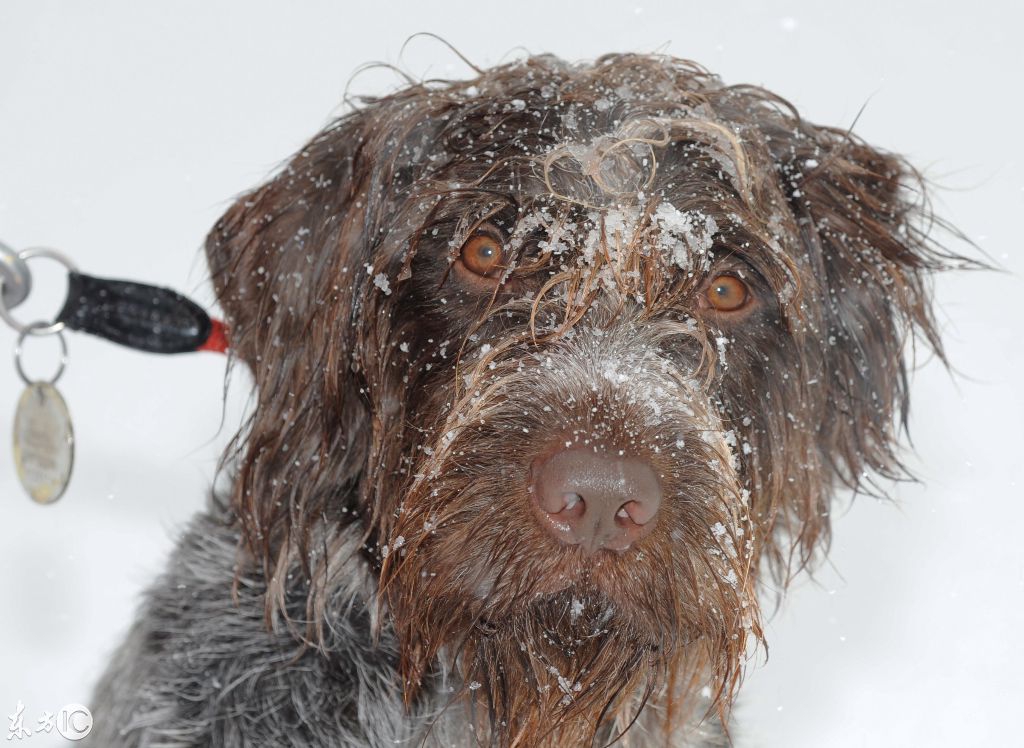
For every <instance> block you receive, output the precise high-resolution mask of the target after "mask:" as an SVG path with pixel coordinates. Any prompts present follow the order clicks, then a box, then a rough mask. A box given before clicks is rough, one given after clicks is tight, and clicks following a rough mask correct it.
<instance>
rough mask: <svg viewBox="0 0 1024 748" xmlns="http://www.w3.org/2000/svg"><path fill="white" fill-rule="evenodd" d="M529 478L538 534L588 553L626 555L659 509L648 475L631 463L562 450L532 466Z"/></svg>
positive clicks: (649, 470)
mask: <svg viewBox="0 0 1024 748" xmlns="http://www.w3.org/2000/svg"><path fill="white" fill-rule="evenodd" d="M530 479H531V485H530V494H531V502H532V504H533V508H534V512H535V513H536V514H537V517H538V519H539V520H540V523H541V525H542V526H543V527H544V529H545V530H547V531H548V533H549V534H550V535H551V536H553V537H554V538H555V539H556V540H559V541H560V542H562V543H566V544H568V545H579V546H580V547H581V548H583V549H584V550H586V551H588V552H593V551H597V550H600V549H602V548H603V549H608V550H617V551H623V550H626V549H627V548H629V547H630V545H632V544H633V543H635V542H636V541H637V540H639V539H640V538H642V537H643V536H644V535H646V534H647V533H649V532H650V531H651V529H652V528H653V527H654V525H655V521H654V520H655V518H656V515H657V512H658V509H659V508H660V506H661V487H660V485H659V484H658V480H657V477H656V476H655V474H654V470H653V468H652V467H651V466H650V465H649V464H648V463H647V462H645V461H643V460H640V459H637V458H622V457H609V456H607V455H602V454H596V453H594V452H592V451H588V450H584V449H568V450H562V451H559V452H556V453H555V454H553V455H551V456H550V457H548V458H546V459H543V460H537V461H535V462H534V464H533V466H532V469H531V473H530Z"/></svg>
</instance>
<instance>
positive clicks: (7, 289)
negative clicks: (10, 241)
mask: <svg viewBox="0 0 1024 748" xmlns="http://www.w3.org/2000/svg"><path fill="white" fill-rule="evenodd" d="M31 290H32V274H31V273H30V272H29V269H28V265H26V264H25V261H24V260H23V259H21V258H20V257H19V256H18V253H17V252H15V251H14V250H13V249H11V248H10V247H8V246H7V245H6V244H4V243H3V242H0V296H2V297H3V303H4V304H5V305H6V306H7V308H8V309H14V307H16V306H18V304H20V303H21V302H23V301H24V300H25V297H27V296H28V295H29V292H31Z"/></svg>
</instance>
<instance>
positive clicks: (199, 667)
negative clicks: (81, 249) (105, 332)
mask: <svg viewBox="0 0 1024 748" xmlns="http://www.w3.org/2000/svg"><path fill="white" fill-rule="evenodd" d="M924 205H925V202H924V195H923V192H922V183H921V180H920V179H919V178H918V176H917V174H916V173H915V172H914V171H913V170H912V169H911V168H910V167H909V166H908V165H907V164H906V163H905V162H904V161H902V160H901V159H899V158H898V157H896V156H893V155H891V154H887V153H884V152H882V151H879V150H877V149H874V148H872V147H869V146H868V145H866V144H864V143H863V142H861V141H860V140H858V139H857V138H856V137H854V136H852V135H851V134H849V133H848V132H844V131H842V130H837V129H833V128H827V127H818V126H815V125H812V124H810V123H808V122H805V121H803V120H801V119H800V118H799V116H798V115H797V114H796V112H795V111H794V110H793V108H792V107H791V106H789V105H788V104H787V103H786V102H785V101H783V100H782V99H780V98H778V97H776V96H774V95H773V94H771V93H769V92H767V91H764V90H762V89H758V88H753V87H749V86H732V87H730V86H725V85H723V84H722V83H721V82H720V81H719V80H718V79H717V78H716V77H714V76H712V75H711V74H709V73H707V72H706V71H704V70H703V69H701V68H700V67H698V66H697V65H694V64H692V63H689V62H684V61H681V60H677V59H672V58H668V57H655V56H638V55H615V56H608V57H605V58H602V59H600V60H597V61H596V62H594V63H592V64H585V65H570V64H567V63H564V62H562V61H560V60H557V59H555V58H553V57H535V58H530V59H528V60H525V61H522V62H517V63H514V64H511V65H506V66H502V67H499V68H495V69H492V70H488V71H481V72H480V75H479V76H478V77H477V78H475V79H474V80H471V81H466V82H439V83H424V84H419V85H411V86H409V87H408V88H405V89H404V90H401V91H399V92H398V93H395V94H392V95H390V96H387V97H384V98H380V99H373V100H367V101H365V102H363V104H362V105H361V106H360V107H358V108H357V109H355V110H354V111H352V112H350V113H348V114H346V115H345V116H343V117H342V118H341V119H339V120H338V121H337V122H335V123H334V124H332V125H331V126H330V127H328V128H327V129H326V130H325V131H323V132H322V133H320V134H319V135H317V136H316V137H315V138H314V139H313V140H312V141H311V142H310V143H309V144H308V145H307V146H306V147H305V148H303V149H302V150H301V151H300V152H299V153H298V154H297V155H296V156H295V157H294V158H293V159H292V160H291V161H290V162H289V163H288V165H287V166H286V167H285V168H284V169H283V170H281V172H280V173H279V174H278V175H277V176H275V177H274V178H273V179H271V180H270V181H269V182H268V183H267V184H265V185H263V186H262V187H260V188H259V189H257V190H255V191H254V192H252V193H250V194H248V195H246V196H244V197H243V198H242V199H240V200H239V201H238V202H237V203H236V204H235V205H234V206H233V207H232V208H231V209H230V210H229V211H228V213H227V215H226V216H225V217H224V218H223V219H222V220H221V221H220V223H218V225H217V227H216V228H215V230H214V231H213V233H212V234H211V236H210V238H209V241H208V244H207V255H208V258H209V262H210V266H211V268H212V272H213V279H214V283H215V286H216V289H217V293H218V296H219V299H220V301H221V304H222V306H223V308H224V309H225V310H226V313H227V315H228V317H229V320H230V324H231V328H232V339H233V346H234V351H235V355H236V356H237V358H238V360H240V361H242V362H244V363H245V364H246V365H247V366H248V367H249V368H250V369H251V370H252V373H253V376H254V378H255V384H256V390H257V401H256V404H255V408H254V410H253V412H252V416H251V418H250V420H249V422H248V423H247V425H246V427H245V428H244V429H243V431H242V433H241V434H240V435H239V437H238V438H237V440H236V441H235V443H234V445H233V449H232V450H231V451H230V453H229V455H228V456H227V458H226V462H225V465H226V466H227V468H228V469H229V470H230V472H231V475H232V476H233V484H232V486H233V487H232V490H231V492H230V495H229V496H225V497H224V501H223V502H215V506H214V508H213V509H211V511H210V513H209V514H208V515H205V516H204V517H201V518H200V519H199V520H197V522H196V523H195V525H194V526H193V527H192V529H191V530H190V532H189V534H188V535H187V536H186V538H185V539H184V540H183V541H182V545H181V548H180V550H179V553H178V554H177V556H176V557H175V559H174V561H173V562H172V565H171V569H170V571H169V572H168V574H167V575H166V577H165V578H164V579H163V580H162V581H161V582H160V583H159V584H158V586H157V588H156V589H155V590H154V592H153V593H152V595H151V598H150V600H149V603H148V605H147V607H146V609H145V611H144V614H143V616H142V617H141V619H140V621H139V622H138V623H137V624H136V627H135V629H134V630H133V633H132V636H131V638H130V639H129V642H128V643H127V644H126V645H125V648H124V649H123V650H122V653H121V654H120V655H119V657H118V659H117V661H116V662H115V664H114V666H113V667H112V669H111V671H110V673H109V674H108V677H107V679H106V680H105V681H104V683H103V684H102V687H101V691H100V695H99V697H98V698H99V700H100V702H101V703H102V705H103V706H102V707H101V709H100V711H102V709H103V708H106V709H108V710H110V715H109V716H108V717H107V718H106V719H101V718H100V717H99V716H98V717H97V725H98V726H100V725H102V724H103V723H108V724H115V723H116V724H118V725H119V726H120V727H121V730H120V732H119V733H117V734H114V733H113V732H111V733H110V734H107V735H105V736H103V737H101V738H99V740H101V741H102V742H103V744H104V745H115V744H116V745H122V744H124V745H128V744H131V745H138V744H145V745H186V744H187V745H193V744H215V745H232V746H234V745H303V746H305V745H339V744H345V745H350V744H351V745H375V746H376V745H393V744H395V742H398V743H402V744H406V743H408V744H411V745H419V744H423V743H426V744H437V745H476V744H483V745H500V746H537V745H551V746H566V745H591V744H593V745H604V744H607V743H608V742H610V741H612V740H614V739H616V738H617V737H619V736H620V735H623V741H624V744H629V745H681V744H689V743H690V741H693V742H695V743H697V744H707V745H710V744H713V743H715V741H717V740H719V739H721V736H720V733H721V729H720V727H717V726H716V725H718V724H719V723H721V724H724V723H725V722H726V718H727V715H728V709H729V705H730V704H731V702H732V699H733V698H734V695H735V693H736V689H737V686H738V684H739V682H740V679H741V674H742V668H743V664H744V662H745V661H746V659H747V657H748V655H749V654H750V653H751V651H752V650H753V649H754V648H755V647H756V645H757V643H758V642H759V641H760V640H761V635H762V634H761V627H760V616H759V608H758V601H757V597H756V595H755V587H756V585H757V578H758V574H759V573H760V572H761V571H762V569H763V568H765V567H766V568H767V570H768V571H769V572H774V574H775V575H776V577H777V578H778V579H780V580H782V581H784V580H785V579H786V578H787V576H788V574H790V573H791V572H792V571H793V570H794V569H797V568H800V567H802V566H804V565H805V564H807V563H808V562H810V561H811V560H812V559H813V557H814V556H815V554H816V551H818V550H819V549H821V548H822V547H823V546H824V545H825V544H826V543H827V539H828V528H829V500H830V497H831V495H832V494H833V492H834V491H836V489H837V488H838V487H847V488H854V489H857V488H861V487H863V485H864V482H865V480H867V478H866V476H867V475H868V474H869V471H873V472H874V473H875V474H878V475H881V476H885V477H890V476H898V475H900V474H901V473H902V469H901V467H900V464H899V462H898V460H897V457H896V455H895V452H894V450H895V441H896V436H897V433H896V432H897V427H898V425H899V423H900V416H901V414H902V413H905V407H906V398H907V392H906V377H905V368H904V360H903V355H904V346H905V344H906V343H907V341H908V340H909V339H910V337H911V336H912V335H913V334H914V333H915V332H916V333H917V334H919V335H920V336H921V337H922V338H923V339H924V340H925V341H927V342H928V343H929V344H930V345H931V346H932V347H933V348H935V349H936V350H940V348H939V341H938V339H937V336H936V332H935V328H934V326H933V324H932V321H931V314H930V298H929V293H928V275H929V273H930V272H932V271H934V270H937V269H940V268H942V267H944V266H946V265H947V264H948V262H949V261H950V260H953V259H955V258H953V257H952V256H950V255H948V254H945V253H943V252H941V251H940V250H939V249H938V248H937V247H936V246H935V245H934V244H933V243H931V242H930V240H929V239H928V237H927V236H926V234H925V233H924V232H925V230H926V229H927V228H928V226H929V219H930V217H929V215H928V214H927V212H926V211H925V210H924V208H923V206H924ZM707 715H713V719H705V717H706V716H707ZM702 721H703V723H702ZM715 735H719V737H717V738H716V737H715Z"/></svg>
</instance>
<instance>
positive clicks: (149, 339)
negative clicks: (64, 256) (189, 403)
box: [57, 272, 212, 353]
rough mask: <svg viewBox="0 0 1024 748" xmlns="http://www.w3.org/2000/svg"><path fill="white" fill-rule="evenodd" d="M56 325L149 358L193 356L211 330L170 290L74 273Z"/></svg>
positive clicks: (189, 303) (203, 317)
mask: <svg viewBox="0 0 1024 748" xmlns="http://www.w3.org/2000/svg"><path fill="white" fill-rule="evenodd" d="M57 321H58V322H63V323H64V324H65V325H66V326H67V327H68V328H70V329H72V330H79V331H81V332H87V333H90V334H92V335H99V336H100V337H103V338H106V339H107V340H111V341H113V342H115V343H119V344H121V345H125V346H128V347H129V348H135V349H138V350H140V351H148V352H150V353H187V352H190V351H195V350H197V349H198V348H200V347H201V346H202V345H203V344H204V343H205V342H206V341H207V339H208V338H209V337H210V331H211V329H212V322H211V320H210V317H209V315H208V314H207V313H206V312H205V311H203V309H202V307H200V306H199V305H198V304H196V303H195V302H193V301H191V300H190V299H187V298H185V297H184V296H182V295H181V294H179V293H177V292H175V291H171V290H170V289H167V288H158V287H156V286H147V285H145V284H142V283H131V282H129V281H119V280H106V279H104V278H93V277H92V276H89V275H83V274H81V273H74V272H73V273H70V274H69V275H68V299H67V301H66V302H65V304H64V308H63V309H62V310H61V312H60V315H59V316H58V317H57Z"/></svg>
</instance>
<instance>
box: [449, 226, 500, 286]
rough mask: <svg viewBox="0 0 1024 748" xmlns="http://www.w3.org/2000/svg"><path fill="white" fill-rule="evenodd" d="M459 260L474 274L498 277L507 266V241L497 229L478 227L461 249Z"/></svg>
mask: <svg viewBox="0 0 1024 748" xmlns="http://www.w3.org/2000/svg"><path fill="white" fill-rule="evenodd" d="M459 261H460V262H461V263H462V266H463V267H464V268H466V270H468V271H469V272H471V273H473V275H478V276H480V277H481V278H498V277H500V276H501V273H502V272H503V271H504V270H505V268H506V262H505V243H504V242H503V241H502V240H501V238H500V236H499V234H498V232H497V231H496V230H490V229H489V227H485V228H480V229H477V230H476V231H475V232H474V233H473V235H472V236H470V237H469V239H467V240H466V243H465V244H463V245H462V249H461V250H459Z"/></svg>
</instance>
